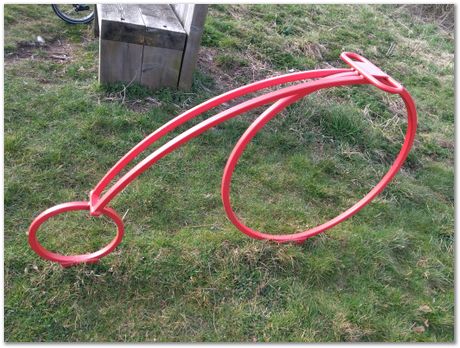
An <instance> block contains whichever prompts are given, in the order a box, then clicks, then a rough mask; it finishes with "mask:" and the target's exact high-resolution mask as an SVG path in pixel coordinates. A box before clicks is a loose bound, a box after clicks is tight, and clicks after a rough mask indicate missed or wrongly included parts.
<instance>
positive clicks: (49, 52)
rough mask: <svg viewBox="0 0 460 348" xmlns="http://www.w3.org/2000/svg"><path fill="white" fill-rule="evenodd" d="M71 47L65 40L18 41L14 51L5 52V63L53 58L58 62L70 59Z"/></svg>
mask: <svg viewBox="0 0 460 348" xmlns="http://www.w3.org/2000/svg"><path fill="white" fill-rule="evenodd" d="M72 57H73V47H72V45H70V44H69V43H67V42H62V41H60V40H57V41H55V42H50V43H45V44H39V43H38V42H21V43H18V45H17V49H16V51H14V52H10V53H6V54H5V64H8V63H9V64H11V63H14V62H16V61H18V60H22V59H32V60H53V61H55V62H58V63H68V62H71V61H72Z"/></svg>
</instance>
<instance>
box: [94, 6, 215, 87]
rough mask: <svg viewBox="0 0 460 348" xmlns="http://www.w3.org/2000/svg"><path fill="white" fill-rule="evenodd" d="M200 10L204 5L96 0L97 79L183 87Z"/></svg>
mask: <svg viewBox="0 0 460 348" xmlns="http://www.w3.org/2000/svg"><path fill="white" fill-rule="evenodd" d="M206 13H207V5H194V4H175V5H168V4H155V5H150V4H141V5H133V4H98V5H97V10H96V20H97V28H95V31H98V32H99V82H100V83H112V82H127V83H129V82H131V81H135V82H138V83H140V84H142V85H145V86H148V87H151V88H158V87H163V86H168V87H174V88H177V87H179V88H181V89H189V88H190V87H191V85H192V78H193V76H192V75H193V70H194V69H195V66H196V61H197V55H198V50H199V45H200V40H201V35H202V33H203V26H204V21H205V18H206ZM96 29H99V30H96Z"/></svg>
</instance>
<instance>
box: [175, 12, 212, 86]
mask: <svg viewBox="0 0 460 348" xmlns="http://www.w3.org/2000/svg"><path fill="white" fill-rule="evenodd" d="M171 6H172V8H173V10H174V12H175V13H176V15H177V17H178V18H179V20H180V22H181V23H182V26H183V27H184V30H185V32H186V33H187V43H186V45H185V51H184V57H183V59H182V68H181V72H180V77H179V83H178V87H179V88H180V89H189V88H190V87H191V86H192V82H193V71H194V70H195V66H196V61H197V58H198V51H199V49H200V41H201V35H202V34H203V28H204V22H205V20H206V15H207V13H208V5H196V4H173V5H171Z"/></svg>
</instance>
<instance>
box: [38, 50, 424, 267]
mask: <svg viewBox="0 0 460 348" xmlns="http://www.w3.org/2000/svg"><path fill="white" fill-rule="evenodd" d="M340 57H341V58H342V59H343V60H344V61H345V62H346V63H347V64H349V65H350V66H351V67H352V69H324V70H312V71H302V72H296V73H292V74H287V75H282V76H276V77H272V78H269V79H266V80H262V81H258V82H254V83H251V84H249V85H246V86H242V87H239V88H237V89H234V90H232V91H229V92H227V93H224V94H221V95H220V96H217V97H214V98H212V99H209V100H207V101H205V102H204V103H202V104H200V105H197V106H195V107H194V108H192V109H190V110H188V111H186V112H184V113H183V114H181V115H179V116H177V117H176V118H174V119H172V120H171V121H169V122H167V123H166V124H164V125H163V126H161V127H160V128H158V129H157V130H156V131H154V132H153V133H151V134H150V135H149V136H147V137H146V138H145V139H143V140H142V141H141V142H140V143H139V144H137V145H136V146H135V147H133V148H132V149H131V150H130V151H129V152H128V153H127V154H126V155H125V156H123V157H122V158H121V159H120V160H119V161H118V162H117V163H116V164H115V165H114V166H113V167H112V168H111V169H110V170H109V171H108V172H107V173H106V174H105V175H104V177H103V178H102V179H101V181H99V183H98V184H97V185H96V186H95V187H94V189H93V190H92V191H91V193H90V197H89V202H70V203H64V204H59V205H57V206H55V207H52V208H50V209H48V210H45V211H44V212H43V213H41V214H40V215H39V216H38V217H36V218H35V220H34V221H33V222H32V224H31V225H30V227H29V244H30V246H31V247H32V249H33V250H34V251H35V252H36V253H37V254H38V255H40V256H41V257H42V258H44V259H48V260H51V261H54V262H58V263H60V264H61V265H62V266H64V267H67V266H71V265H74V264H78V263H82V262H86V263H91V262H96V261H98V260H99V259H100V258H102V257H104V256H106V255H107V254H109V253H110V252H112V251H113V250H114V249H115V247H116V246H117V245H118V244H119V243H120V242H121V239H122V237H123V233H124V226H123V221H122V219H121V218H120V217H119V216H118V214H117V213H116V212H115V211H114V210H113V209H111V208H109V207H107V205H108V204H109V202H110V201H111V200H112V199H114V198H115V197H116V196H117V194H119V193H120V192H121V191H122V190H123V189H124V188H125V187H126V186H127V185H128V184H129V183H131V182H132V181H133V180H134V179H136V178H137V177H138V176H139V175H140V174H142V173H143V172H144V171H145V170H147V169H148V168H149V167H150V166H152V165H153V164H154V163H156V162H157V161H158V160H159V159H161V158H163V157H164V156H166V155H167V154H169V153H170V152H172V151H174V150H175V149H177V148H178V147H180V146H181V145H183V144H184V143H186V142H188V141H189V140H190V139H193V138H194V137H196V136H198V135H200V134H201V133H203V132H204V131H206V130H207V129H209V128H211V127H214V126H216V125H218V124H220V123H222V122H224V121H226V120H228V119H230V118H233V117H235V116H238V115H240V114H242V113H244V112H247V111H249V110H252V109H254V108H257V107H259V106H263V105H266V104H271V106H270V107H269V108H268V109H267V110H265V112H263V113H262V114H261V115H260V116H259V117H258V118H257V119H256V120H255V121H254V122H253V123H252V124H251V125H250V126H249V128H248V129H247V130H246V131H245V132H244V134H243V135H242V136H241V138H240V139H239V141H238V142H237V144H236V145H235V147H234V149H233V150H232V152H231V154H230V157H229V159H228V161H227V164H226V166H225V169H224V173H223V176H222V185H221V193H222V201H223V205H224V209H225V212H226V214H227V216H228V218H229V219H230V221H231V222H232V223H233V224H234V225H235V226H236V227H237V228H238V229H239V230H240V231H242V232H243V233H245V234H247V235H248V236H250V237H252V238H256V239H268V240H272V241H275V242H279V243H283V242H297V243H301V242H303V241H305V240H306V239H307V238H310V237H312V236H314V235H316V234H318V233H321V232H324V231H325V230H327V229H329V228H331V227H333V226H335V225H337V224H339V223H340V222H342V221H344V220H346V219H348V218H349V217H351V216H353V215H354V214H356V213H357V212H358V211H360V210H361V209H362V208H363V207H364V206H366V205H367V204H368V203H369V202H370V201H371V200H372V199H374V198H375V196H377V195H378V194H379V193H380V192H381V191H382V190H383V189H384V188H385V186H386V185H387V184H388V183H389V182H390V181H391V179H392V178H393V177H394V176H395V174H396V173H397V172H398V170H399V169H400V168H401V166H402V164H403V162H404V160H405V159H406V157H407V155H408V154H409V151H410V149H411V147H412V144H413V141H414V137H415V132H416V128H417V112H416V109H415V104H414V101H413V100H412V98H411V96H410V94H409V93H408V92H407V90H406V89H405V88H404V87H403V86H402V85H401V84H400V83H399V82H397V81H396V80H394V79H393V78H391V77H390V76H389V75H387V74H386V73H384V72H383V71H382V70H380V69H379V68H378V67H376V66H375V65H374V64H372V63H371V62H369V61H368V60H367V59H366V58H364V57H362V56H360V55H358V54H356V53H350V52H344V53H342V54H341V56H340ZM302 80H310V81H309V82H302V83H299V84H297V85H293V86H289V87H284V88H282V89H279V90H277V91H273V92H268V93H266V94H263V95H260V96H257V97H254V98H252V99H250V100H247V101H244V102H242V103H240V104H238V105H235V106H233V107H231V108H229V109H227V110H225V111H221V112H219V113H218V114H216V115H214V116H212V117H210V118H208V119H206V120H204V121H202V122H201V123H199V124H197V125H195V126H193V127H191V128H190V129H188V130H187V131H185V132H183V133H182V134H180V135H178V136H176V137H175V138H173V139H172V140H170V141H169V142H167V143H166V144H164V145H162V146H160V147H159V148H158V149H156V150H155V151H154V152H153V153H151V154H150V155H149V156H147V157H146V158H145V159H144V160H142V161H141V162H139V163H138V164H136V165H135V166H134V167H133V168H131V169H130V170H129V171H128V172H127V173H126V174H124V175H123V176H122V177H121V178H120V179H119V180H117V181H116V182H115V183H113V185H112V186H111V187H109V185H110V183H111V182H112V180H113V179H114V178H115V177H116V176H117V175H118V174H119V173H120V172H121V170H122V169H123V168H125V167H126V166H127V165H128V164H129V163H130V162H131V161H132V160H133V159H134V158H136V157H137V156H138V155H139V154H140V153H141V152H143V151H144V150H145V149H147V148H148V147H149V146H150V145H152V144H153V143H154V142H156V141H157V140H159V139H161V138H162V137H163V136H165V135H166V134H168V133H169V132H171V131H173V130H174V129H176V128H177V127H179V126H180V125H182V124H184V123H185V122H187V121H189V120H191V119H192V118H194V117H196V116H198V115H201V114H202V113H204V112H206V111H208V110H210V109H212V108H215V107H216V106H219V105H222V104H224V103H226V102H227V101H229V100H232V99H235V98H239V97H241V96H244V95H247V94H249V93H253V92H256V91H259V90H261V89H265V88H268V87H273V86H278V85H281V84H285V83H290V82H296V81H302ZM359 84H372V85H374V86H376V87H377V88H380V89H381V90H383V91H386V92H389V93H394V94H399V95H400V96H401V98H402V99H403V100H404V103H405V106H406V110H407V117H408V124H407V130H406V136H405V139H404V143H403V145H402V148H401V150H400V152H399V154H398V155H397V157H396V159H395V161H394V162H393V164H392V166H391V167H390V169H389V171H388V172H387V173H386V174H385V175H384V176H383V178H382V179H381V180H380V182H379V183H378V184H377V185H376V186H375V187H374V188H373V189H372V190H371V191H369V193H368V194H367V195H365V196H364V197H363V198H362V199H361V200H360V201H358V202H357V203H356V204H355V205H353V206H352V207H350V208H349V209H347V210H346V211H345V212H343V213H341V214H340V215H338V216H337V217H335V218H333V219H332V220H330V221H328V222H326V223H324V224H321V225H318V226H316V227H314V228H311V229H309V230H306V231H304V232H299V233H294V234H287V235H286V234H279V235H271V234H267V233H263V232H259V231H255V230H253V229H251V228H249V227H247V226H246V225H244V224H243V223H242V222H241V221H240V220H239V219H238V217H237V216H236V214H235V213H234V211H233V209H232V207H231V203H230V186H231V179H232V175H233V171H234V169H235V167H236V165H237V163H238V160H239V158H240V157H241V155H242V154H243V151H244V149H245V148H246V146H247V144H248V143H249V142H250V141H251V140H252V138H253V137H254V136H255V135H256V134H257V132H259V131H260V130H261V129H262V128H263V127H264V125H265V124H266V123H267V122H268V121H270V120H271V119H272V118H273V117H275V116H276V115H277V114H278V113H279V112H280V111H282V110H284V109H285V108H286V107H287V106H289V105H291V104H293V103H295V102H296V101H298V100H299V99H301V98H303V97H305V96H307V95H308V94H310V93H313V92H315V91H318V90H320V89H323V88H330V87H337V86H350V85H359ZM103 192H105V193H103ZM74 210H89V212H90V215H93V216H98V215H101V214H102V215H105V216H107V217H109V218H110V219H112V220H113V222H115V224H116V225H117V235H116V237H115V238H114V239H113V240H112V241H111V242H110V243H109V244H108V245H107V246H106V247H104V248H103V249H101V250H99V251H97V252H94V253H91V254H84V255H73V256H66V255H61V254H57V253H54V252H51V251H49V250H47V249H45V248H44V247H43V246H42V245H40V243H39V242H38V240H37V237H36V233H37V231H38V229H39V227H40V226H41V225H42V224H43V223H44V222H45V221H46V220H48V219H49V218H51V217H53V216H55V215H58V214H61V213H64V212H67V211H74Z"/></svg>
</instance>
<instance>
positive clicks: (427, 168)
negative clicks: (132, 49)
mask: <svg viewBox="0 0 460 348" xmlns="http://www.w3.org/2000/svg"><path fill="white" fill-rule="evenodd" d="M449 11H453V10H451V9H449V8H448V7H440V6H438V8H436V7H435V6H431V7H430V6H428V5H427V6H426V7H420V6H414V5H406V6H394V5H372V6H368V5H283V6H277V5H213V6H211V7H210V9H209V14H208V17H207V21H206V25H205V32H204V35H203V40H202V49H201V51H200V56H199V62H198V68H197V71H196V74H195V77H194V85H193V88H192V90H191V91H188V92H178V91H174V90H170V89H162V90H157V91H150V90H148V89H146V88H143V87H140V86H136V85H131V86H129V87H128V88H124V86H123V85H121V84H120V85H115V86H99V85H98V83H97V69H98V67H97V55H98V43H97V40H96V39H95V38H94V37H93V36H92V30H91V27H90V26H69V25H66V24H65V23H64V22H62V21H60V20H59V19H58V18H57V17H56V16H55V15H54V13H53V11H52V9H51V7H50V6H48V5H5V11H4V16H5V18H4V20H5V47H4V55H5V66H4V76H5V78H4V100H5V105H4V149H5V153H4V155H5V157H4V161H5V172H4V173H5V175H4V178H5V180H4V181H5V188H4V203H5V226H4V227H5V228H4V230H5V233H4V245H5V249H4V265H5V285H4V286H5V301H4V303H5V307H4V311H5V312H4V314H5V326H4V328H5V340H6V341H8V342H28V341H66V342H67V341H132V342H137V341H182V342H189V341H221V342H222V341H224V342H225V341H243V342H253V341H267V342H268V341H270V342H280V341H302V342H333V341H387V342H396V341H398V342H399V341H424V342H433V341H437V342H452V341H453V339H454V283H453V280H454V268H453V266H454V190H453V185H454V34H453V31H452V29H451V26H450V23H451V22H450V19H451V17H449V13H450V12H449ZM37 35H40V36H42V37H43V38H44V39H45V41H46V44H45V45H44V46H40V47H38V46H37V45H35V44H34V41H35V38H36V36H37ZM342 51H355V52H357V53H360V54H362V55H364V56H365V57H367V58H368V59H370V60H371V61H373V62H374V63H375V64H376V65H378V66H380V67H381V68H382V69H383V70H384V71H387V72H388V73H389V74H390V75H392V76H393V77H395V78H396V79H398V80H399V81H401V82H402V83H403V84H404V85H405V86H406V88H407V89H408V90H409V92H410V93H411V94H412V96H413V98H414V100H415V102H416V104H417V109H418V114H419V127H418V133H417V137H416V140H415V144H414V148H413V150H412V152H411V154H410V156H409V158H408V160H407V162H406V163H405V165H404V166H403V168H402V170H401V171H400V172H399V173H398V174H397V176H396V177H395V179H394V180H393V181H392V182H391V183H390V185H389V186H388V187H387V188H386V189H385V191H384V192H383V193H382V194H381V195H380V196H379V197H377V198H376V199H375V200H374V201H373V202H372V203H371V204H370V205H369V206H367V207H366V208H364V209H363V210H362V211H361V212H359V213H358V214H357V215H356V216H354V217H353V218H351V219H349V220H347V221H345V222H344V223H342V224H340V225H338V226H336V227H335V228H333V229H331V230H329V231H327V232H326V233H323V234H320V235H318V236H316V237H314V238H311V239H309V240H307V241H306V243H305V244H303V245H296V244H288V245H277V244H274V243H268V242H264V241H257V240H253V239H251V238H249V237H247V236H246V235H244V234H242V233H241V232H239V231H238V230H237V229H236V228H235V227H234V226H233V225H232V224H231V223H230V222H229V221H228V219H227V218H226V216H225V214H224V210H223V207H222V204H221V199H220V178H221V175H222V171H223V168H224V165H225V162H226V160H227V157H228V155H229V153H230V151H231V149H232V147H233V145H234V144H235V143H236V141H237V140H238V138H239V137H240V136H241V134H242V133H243V132H244V130H245V129H246V128H247V127H248V125H249V124H250V122H251V121H252V120H253V119H254V118H255V117H257V116H258V114H259V113H260V112H261V110H257V112H252V113H249V114H247V115H244V116H241V117H238V118H235V119H233V120H230V121H227V122H226V123H224V124H222V125H219V126H218V127H216V128H215V129H212V130H209V131H207V132H206V133H204V134H203V135H201V136H200V137H198V138H196V139H194V140H192V141H191V142H190V143H188V144H186V145H185V146H183V147H181V148H180V149H179V150H177V151H175V152H174V153H172V154H171V155H169V156H167V157H165V158H164V159H162V160H161V161H160V162H159V163H158V165H155V166H154V167H152V168H151V169H149V170H148V171H146V172H145V173H144V174H143V175H141V176H140V177H139V178H138V179H137V180H136V181H135V182H133V183H132V184H131V185H129V186H128V187H127V188H126V190H125V191H124V192H123V193H122V194H120V195H119V196H118V197H117V198H116V199H115V200H114V201H113V202H112V206H113V207H114V209H115V210H117V211H118V212H120V213H121V214H122V215H123V216H124V222H125V226H126V235H125V238H124V240H123V242H122V243H121V244H120V246H119V247H118V248H117V249H116V251H115V252H114V253H112V254H111V255H109V256H107V257H105V258H103V259H102V260H101V262H99V263H97V264H93V265H79V266H76V267H72V268H68V269H63V268H61V267H60V266H59V265H57V264H54V263H52V262H48V261H45V260H42V259H40V258H39V257H38V256H37V255H36V254H35V253H34V252H33V251H32V250H31V249H30V248H29V245H28V243H27V235H26V232H27V228H28V226H29V224H30V223H31V221H32V219H33V218H34V217H35V216H36V215H37V214H39V213H40V212H41V211H43V210H45V209H47V208H48V207H51V206H53V205H55V204H58V203H62V202H67V201H74V200H87V196H88V194H89V190H90V189H91V188H92V187H93V186H94V185H95V184H96V183H97V182H98V181H99V179H100V178H101V177H102V176H103V175H104V174H105V172H106V171H107V170H108V169H109V168H110V167H111V166H112V165H113V164H114V163H115V162H116V161H117V160H118V159H119V158H120V157H121V156H122V155H123V154H125V153H126V152H127V151H128V150H129V149H131V147H133V146H134V145H135V144H136V143H137V142H139V141H140V140H142V139H143V138H144V137H145V136H146V135H147V134H149V133H150V132H152V131H154V130H155V129H156V128H158V127H159V126H161V125H162V124H163V123H165V122H166V121H168V120H170V119H171V118H173V117H175V116H176V115H178V114H179V113H181V112H182V111H185V110H187V109H189V108H191V107H193V106H195V105H197V104H198V103H200V102H202V101H204V100H206V99H208V98H210V97H212V96H216V95H218V94H220V93H222V92H224V91H227V90H229V89H231V88H235V87H238V86H241V85H243V84H246V83H249V82H251V81H256V80H259V79H262V78H266V77H270V76H274V75H276V74H280V73H286V72H288V71H292V70H310V69H315V68H326V67H331V66H332V67H344V66H345V64H344V63H343V62H342V61H341V60H340V59H339V54H340V52H342ZM210 115H212V113H208V115H207V116H210ZM202 119H204V116H202V117H200V118H199V120H193V121H191V122H190V124H196V123H197V122H199V121H200V120H202ZM188 127H189V125H187V127H181V128H180V129H179V130H178V131H176V132H174V134H173V136H174V135H177V134H179V132H181V131H183V130H185V129H187V128H188ZM405 127H406V119H405V113H404V109H403V108H402V103H401V101H400V100H399V99H398V98H396V97H394V96H391V95H389V94H386V93H383V92H381V91H379V90H378V89H376V88H374V87H371V86H354V87H347V88H335V89H329V90H325V91H322V92H320V93H317V94H315V95H312V96H310V97H308V98H306V99H304V100H302V101H301V102H299V103H297V104H295V105H293V106H291V107H289V108H288V109H287V110H286V111H284V112H283V113H282V114H280V115H279V116H277V117H276V118H275V119H274V120H272V121H271V122H269V124H268V125H267V126H266V127H265V128H264V129H263V131H261V132H260V133H259V134H258V135H257V136H256V137H255V139H254V140H253V142H252V143H251V144H250V145H249V146H248V148H247V151H246V152H245V153H244V155H243V156H242V158H241V160H240V162H239V164H238V167H237V169H236V171H235V175H234V178H233V184H232V190H233V191H232V201H233V202H234V205H235V209H236V211H237V212H238V214H239V216H241V217H242V219H243V220H244V221H245V222H246V223H247V224H248V225H249V226H250V227H252V228H255V229H259V230H263V231H266V232H268V233H280V232H284V233H293V232H296V231H301V230H305V229H307V228H308V227H313V226H315V225H318V224H320V223H322V222H325V221H327V220H328V219H330V218H332V217H334V216H335V215H337V214H338V213H340V212H341V211H343V210H345V209H346V208H348V207H349V206H351V205H352V204H354V203H355V202H356V201H357V200H358V199H359V198H361V197H362V196H363V195H364V194H365V193H367V192H368V191H369V190H370V189H371V188H372V187H373V185H375V184H376V183H377V182H378V181H379V179H380V178H381V176H382V175H383V174H384V173H385V172H386V170H387V169H388V167H389V165H390V164H391V163H392V160H393V158H394V157H395V156H396V154H397V153H398V151H399V148H400V144H401V142H402V139H403V135H404V131H405ZM168 139H171V137H168ZM162 143H164V142H162ZM113 233H114V226H113V225H112V224H111V223H109V222H108V221H106V220H104V218H99V219H98V218H90V217H88V215H87V214H83V213H69V214H66V215H63V216H61V217H59V218H56V219H54V220H50V221H49V222H47V223H46V224H45V225H44V226H43V229H41V230H40V232H39V240H40V241H41V242H42V243H43V244H44V245H45V246H46V247H48V248H50V249H52V250H56V251H59V252H62V253H68V254H71V253H82V252H88V251H92V250H96V249H98V248H100V247H101V246H102V245H104V244H105V243H107V242H108V241H109V240H110V239H111V238H113Z"/></svg>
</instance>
